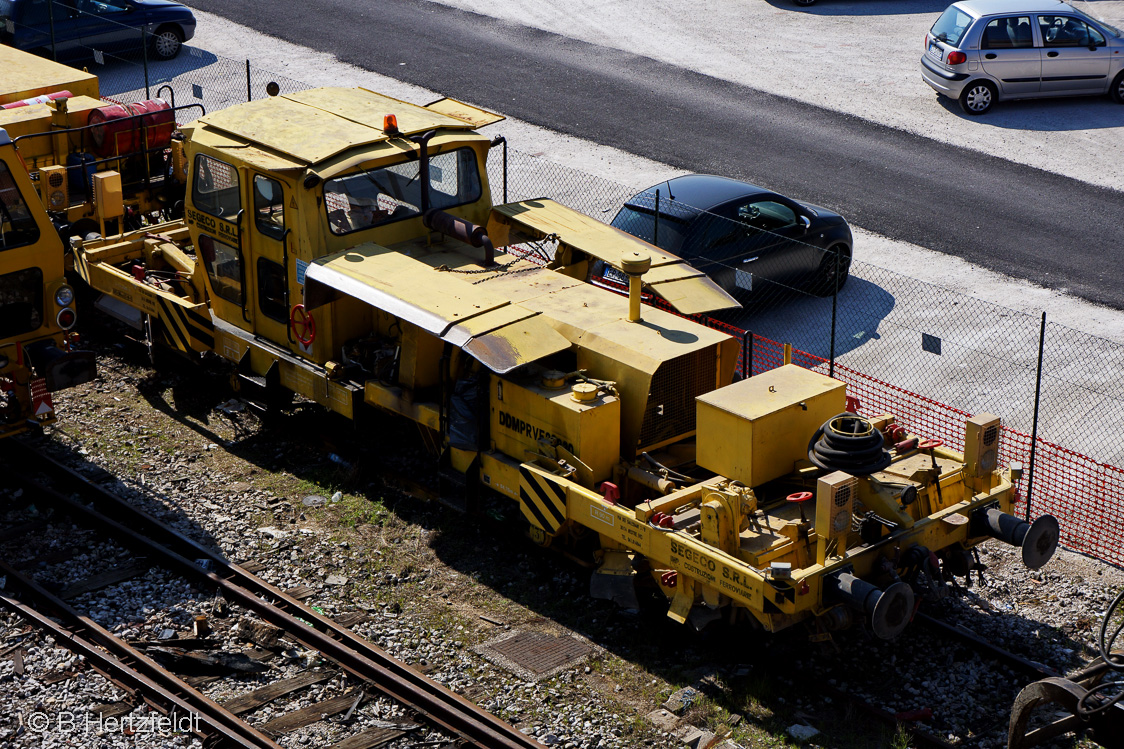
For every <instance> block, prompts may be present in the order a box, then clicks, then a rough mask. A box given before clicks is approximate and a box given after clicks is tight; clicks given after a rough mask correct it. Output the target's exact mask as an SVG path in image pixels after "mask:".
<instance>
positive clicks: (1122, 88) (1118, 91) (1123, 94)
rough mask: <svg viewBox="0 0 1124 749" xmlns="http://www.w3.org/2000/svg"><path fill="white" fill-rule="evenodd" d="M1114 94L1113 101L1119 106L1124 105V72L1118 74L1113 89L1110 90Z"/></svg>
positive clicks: (1113, 82)
mask: <svg viewBox="0 0 1124 749" xmlns="http://www.w3.org/2000/svg"><path fill="white" fill-rule="evenodd" d="M1109 93H1110V94H1112V99H1113V101H1115V102H1116V103H1117V104H1124V70H1121V71H1120V72H1119V73H1117V74H1116V78H1115V80H1113V81H1112V88H1111V89H1109Z"/></svg>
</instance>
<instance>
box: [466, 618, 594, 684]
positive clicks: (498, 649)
mask: <svg viewBox="0 0 1124 749" xmlns="http://www.w3.org/2000/svg"><path fill="white" fill-rule="evenodd" d="M590 650H591V648H590V646H589V645H588V644H587V643H585V642H582V641H581V640H579V639H577V638H575V637H572V636H570V635H563V636H560V637H559V636H556V635H552V634H547V633H546V632H534V631H527V630H524V631H522V632H518V633H516V634H515V635H514V636H512V637H508V638H506V639H504V640H498V641H493V642H491V643H488V644H486V645H484V646H483V647H481V648H480V653H481V655H483V656H485V657H487V658H488V659H489V660H491V661H493V662H495V663H496V665H498V666H502V667H504V668H506V669H508V670H509V671H513V672H514V673H517V674H519V675H520V676H522V677H523V678H525V679H528V680H530V681H538V680H539V679H542V678H545V677H547V676H553V675H554V674H556V673H558V672H559V671H563V670H565V669H567V668H572V667H573V666H576V665H577V664H579V663H581V662H582V661H583V660H585V659H586V657H587V656H588V655H589V653H590Z"/></svg>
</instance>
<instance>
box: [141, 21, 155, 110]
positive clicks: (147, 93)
mask: <svg viewBox="0 0 1124 749" xmlns="http://www.w3.org/2000/svg"><path fill="white" fill-rule="evenodd" d="M141 59H142V60H144V98H145V99H151V98H152V89H151V87H150V84H149V82H148V29H146V28H144V27H143V26H142V27H141Z"/></svg>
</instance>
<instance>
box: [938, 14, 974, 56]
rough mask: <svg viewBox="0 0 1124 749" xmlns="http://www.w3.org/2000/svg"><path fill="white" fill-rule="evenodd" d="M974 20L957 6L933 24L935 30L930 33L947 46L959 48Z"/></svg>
mask: <svg viewBox="0 0 1124 749" xmlns="http://www.w3.org/2000/svg"><path fill="white" fill-rule="evenodd" d="M972 21H973V18H972V17H971V16H970V15H968V14H967V13H965V12H964V11H962V10H960V9H959V8H957V7H956V6H955V5H953V6H950V7H949V8H948V9H947V10H945V12H944V13H941V17H940V18H938V19H937V22H936V23H934V24H933V28H932V29H931V30H930V31H929V33H930V34H931V35H932V36H933V38H935V39H940V40H941V41H942V42H944V43H945V44H947V45H949V46H952V47H956V46H959V44H960V40H961V38H963V36H964V32H965V31H967V30H968V27H969V26H971V25H972Z"/></svg>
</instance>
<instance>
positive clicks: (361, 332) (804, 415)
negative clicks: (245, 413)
mask: <svg viewBox="0 0 1124 749" xmlns="http://www.w3.org/2000/svg"><path fill="white" fill-rule="evenodd" d="M499 119H501V118H500V117H499V116H497V115H494V114H491V113H489V112H485V111H483V110H480V109H476V108H474V107H471V106H468V105H465V104H462V103H460V102H456V101H453V100H449V99H443V100H441V101H438V102H435V103H433V104H431V105H428V106H426V107H420V106H415V105H411V104H407V103H404V102H401V101H397V100H394V99H391V98H388V97H385V96H381V95H379V94H376V93H373V92H370V91H366V90H363V89H338V88H330V89H316V90H311V91H305V92H302V93H298V94H290V95H284V96H276V97H273V98H270V99H266V100H261V101H255V102H250V103H247V104H243V105H239V106H235V107H231V108H229V109H226V110H223V111H221V112H218V113H212V114H210V115H208V116H205V117H203V118H202V119H200V120H198V121H196V122H195V123H194V124H193V125H191V126H190V127H185V128H183V132H182V136H183V141H182V142H183V144H184V149H185V157H186V160H187V162H186V163H187V170H188V189H187V198H186V211H185V220H184V221H183V222H173V223H167V224H162V225H155V226H151V227H148V228H147V229H146V230H145V231H143V232H134V233H127V234H123V235H120V236H115V237H108V238H106V239H104V240H97V241H85V242H83V241H78V242H76V244H75V252H74V262H75V267H76V269H77V270H78V271H79V272H80V273H81V275H82V276H83V277H84V278H85V279H86V280H87V281H88V282H89V283H90V285H91V286H93V287H94V288H95V289H97V290H99V291H102V292H104V293H105V294H106V296H107V297H108V298H109V299H108V300H106V301H105V304H103V306H104V307H106V308H109V307H116V308H117V310H118V313H119V314H121V315H122V316H126V315H127V314H128V312H127V311H128V310H132V311H133V314H135V315H136V319H137V320H142V321H143V322H144V324H145V325H147V326H149V328H150V329H151V330H152V331H153V335H154V336H156V337H157V338H159V339H160V340H161V341H162V342H163V343H166V344H168V345H170V346H172V347H174V348H176V349H178V350H179V351H181V352H183V353H193V352H194V353H200V352H206V351H213V352H215V353H217V354H218V355H219V356H222V357H224V358H226V359H228V360H230V361H231V362H233V363H234V365H235V367H236V369H237V372H238V376H239V378H240V382H241V383H242V384H243V385H246V386H252V387H256V388H261V389H263V390H265V391H266V392H282V393H284V392H287V391H288V392H297V393H300V394H302V395H304V396H305V397H308V398H311V399H313V400H315V401H317V402H319V403H321V404H323V405H324V406H326V407H327V408H330V409H332V410H333V411H336V412H338V413H340V414H343V415H344V416H347V417H350V418H353V419H354V418H358V417H359V415H360V412H361V411H364V410H372V409H374V410H381V411H388V412H391V413H394V414H399V415H401V416H405V417H406V418H408V419H411V420H413V421H414V422H416V423H417V424H418V425H419V426H420V427H421V428H422V431H423V433H424V434H426V435H428V437H429V438H430V439H431V441H432V444H434V445H435V446H437V447H438V448H439V449H440V454H441V458H442V467H443V468H442V470H443V471H444V472H445V473H447V474H450V475H455V476H458V477H460V479H461V484H462V490H461V491H462V493H461V494H459V495H457V496H454V495H453V494H452V493H450V494H449V495H448V496H447V497H446V499H447V500H448V501H450V502H451V503H454V504H457V503H459V504H461V505H462V506H466V505H468V504H469V503H470V501H471V498H472V497H473V496H474V495H476V496H478V493H479V492H485V491H490V492H496V493H498V494H499V495H501V496H503V497H506V498H508V499H509V500H510V501H511V502H513V503H515V504H516V505H517V506H518V508H519V509H520V511H521V513H522V515H523V517H524V518H525V519H526V521H527V524H528V526H529V528H530V534H531V536H532V538H534V539H535V540H536V541H538V542H539V543H541V544H544V545H545V544H552V543H559V544H561V543H565V542H567V541H569V540H575V539H578V538H582V537H584V538H585V539H586V540H588V539H590V538H595V539H597V540H598V541H599V544H598V546H599V550H598V552H597V561H598V569H597V572H596V573H595V575H594V582H593V592H594V594H595V595H599V596H604V597H609V598H614V599H616V600H618V601H620V602H622V603H624V604H625V605H635V594H634V588H633V586H634V583H635V581H636V578H637V577H638V575H641V574H643V575H650V576H651V579H652V580H653V581H654V583H655V584H656V585H658V586H659V588H660V589H661V590H662V591H663V592H664V593H665V594H666V595H667V598H668V601H669V604H670V605H669V615H670V616H672V617H673V618H675V619H678V620H680V621H684V622H686V621H690V622H692V623H694V624H695V625H698V626H701V625H702V624H705V623H706V622H707V621H709V620H711V619H714V618H716V617H720V616H726V617H728V618H730V619H732V620H734V619H738V618H744V619H747V620H749V621H752V622H756V623H758V624H760V625H761V626H762V627H764V628H765V629H768V630H770V631H775V630H780V629H782V628H784V627H787V626H789V625H792V624H794V623H796V622H799V621H801V620H804V619H812V618H814V619H816V620H817V621H818V622H819V623H820V624H821V625H822V626H823V627H824V628H825V629H832V628H837V627H842V626H845V625H847V624H848V623H850V622H851V621H852V619H853V618H855V617H854V612H856V611H857V612H861V613H862V614H863V615H866V616H868V617H869V618H870V620H871V622H872V624H873V628H874V631H875V632H876V633H878V634H879V635H880V636H884V637H890V636H893V635H895V634H896V633H897V632H899V631H900V630H901V629H902V628H903V627H904V626H905V624H906V623H907V622H908V621H909V619H910V617H911V616H912V613H913V608H914V607H913V601H914V594H913V588H911V587H910V583H913V584H914V585H916V586H919V587H925V588H927V589H933V590H938V589H939V586H941V585H942V584H943V583H944V580H945V577H944V576H945V574H946V573H950V572H951V573H955V574H967V573H968V571H969V568H970V566H971V563H972V560H971V549H972V547H973V546H975V545H976V544H978V543H980V542H981V541H983V540H985V539H987V538H988V537H992V536H994V537H1000V538H1003V539H1004V540H1006V541H1007V542H1009V543H1014V544H1018V545H1021V546H1022V548H1023V555H1024V559H1025V560H1026V561H1027V563H1028V564H1030V565H1031V566H1038V565H1040V564H1043V563H1045V561H1046V560H1047V559H1049V557H1050V556H1051V554H1052V553H1053V550H1054V547H1055V545H1056V543H1057V524H1056V522H1054V521H1053V519H1052V518H1048V517H1046V518H1040V519H1038V520H1037V521H1036V522H1035V523H1034V524H1033V525H1031V524H1027V523H1024V522H1022V521H1020V520H1018V519H1016V518H1014V517H1012V516H1011V515H1009V514H1007V513H1009V512H1010V510H1011V507H1012V503H1013V499H1014V488H1013V484H1012V478H1013V477H1012V472H1011V471H1008V470H1001V469H1000V467H999V466H997V465H996V457H995V456H996V450H997V447H998V439H999V429H998V420H997V419H995V418H992V417H987V416H980V417H976V418H974V419H971V420H969V421H968V422H967V423H966V425H965V429H966V438H967V444H968V445H969V448H968V450H967V454H966V455H961V454H958V453H955V452H952V451H949V450H947V449H944V448H943V447H940V446H937V445H934V444H931V443H924V442H922V443H919V442H918V439H917V438H916V437H911V436H909V435H906V434H903V433H901V430H899V429H898V426H897V424H895V422H894V419H893V417H892V416H883V417H880V418H879V419H876V420H874V421H870V420H867V419H863V418H860V417H857V416H854V415H852V414H846V413H844V405H845V394H844V385H843V384H842V383H840V382H837V381H835V380H832V379H829V378H827V377H825V376H823V375H820V374H817V373H815V372H811V371H807V370H803V369H800V368H797V367H793V366H785V367H782V368H780V369H778V370H775V371H773V372H770V373H767V374H764V375H760V376H757V377H754V378H752V379H749V380H745V381H742V382H736V383H735V382H733V375H734V369H735V363H736V360H737V356H738V343H737V341H736V340H734V339H733V338H731V337H729V336H727V335H725V334H723V333H719V332H717V331H715V330H712V329H709V328H707V327H704V326H702V325H698V324H695V323H693V322H691V321H689V320H687V319H685V318H684V317H681V316H678V315H675V314H672V313H669V312H664V311H660V310H658V309H654V308H647V307H646V308H644V310H643V314H641V305H640V293H641V289H642V288H645V289H646V290H647V291H648V292H650V293H654V294H656V295H659V296H661V297H662V298H663V299H665V300H666V301H667V302H668V303H669V304H670V305H671V306H672V307H674V308H675V309H676V310H678V311H679V312H681V313H686V314H694V313H698V312H705V311H709V310H714V309H721V308H728V307H732V306H735V305H736V302H734V301H733V300H732V299H731V298H730V297H729V296H727V295H726V294H725V293H724V292H722V291H721V290H720V289H719V288H718V287H717V286H716V285H715V284H714V283H712V282H711V281H710V280H709V279H707V278H706V276H705V275H703V274H701V273H699V272H698V271H696V270H695V269H693V268H691V267H689V266H688V265H686V264H684V263H683V262H682V261H681V260H680V259H679V258H676V257H675V256H672V255H669V254H668V253H665V252H663V251H661V250H659V249H657V248H655V247H652V246H650V245H647V244H645V243H644V242H642V241H640V240H637V239H636V238H634V237H631V236H628V235H626V234H624V233H622V232H619V231H617V230H616V229H613V228H611V227H608V226H605V225H604V224H601V223H600V222H597V221H595V220H592V219H590V218H588V217H586V216H584V215H582V214H580V213H577V212H575V211H573V210H570V209H567V208H565V207H563V206H561V205H559V204H558V203H555V202H553V201H551V200H547V199H541V200H527V201H522V202H519V203H512V204H506V205H493V204H492V200H491V194H490V191H489V185H488V180H487V174H486V170H485V161H486V157H487V154H488V151H489V148H490V147H491V145H492V144H491V142H490V141H489V140H488V139H487V138H486V137H485V136H483V135H480V134H479V133H477V132H476V128H478V127H482V126H484V125H488V124H490V123H493V122H496V121H498V120H499ZM531 255H534V256H537V257H538V258H539V259H541V260H542V261H544V262H545V265H544V264H542V263H536V262H532V260H531V258H530V256H531ZM592 260H602V261H604V262H607V263H609V264H611V265H613V266H614V267H616V268H618V269H619V270H621V271H622V272H624V273H625V274H627V275H628V276H629V277H630V279H631V284H630V286H631V294H630V296H629V297H628V298H624V297H621V296H618V295H615V294H613V293H611V292H608V291H605V290H603V289H599V288H597V287H595V286H592V285H590V284H588V283H586V281H585V278H586V276H587V273H588V265H589V264H590V262H591V261H592ZM885 434H889V435H892V436H893V437H894V438H893V439H890V438H887V437H885V436H884V435H885ZM891 442H892V443H894V444H895V445H896V447H893V446H891ZM591 531H592V534H591V533H590V532H591ZM593 534H596V535H593Z"/></svg>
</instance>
